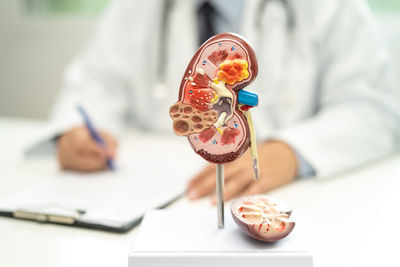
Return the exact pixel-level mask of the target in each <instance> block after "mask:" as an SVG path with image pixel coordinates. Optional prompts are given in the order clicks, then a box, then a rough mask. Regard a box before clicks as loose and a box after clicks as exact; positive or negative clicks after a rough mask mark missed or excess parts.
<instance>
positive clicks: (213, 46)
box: [169, 33, 259, 179]
mask: <svg viewBox="0 0 400 267" xmlns="http://www.w3.org/2000/svg"><path fill="white" fill-rule="evenodd" d="M257 73H258V64H257V59H256V56H255V53H254V51H253V49H252V47H251V46H250V45H249V43H248V42H247V41H245V40H244V38H243V37H241V36H239V35H237V34H232V33H221V34H218V35H215V36H214V37H212V38H210V39H209V40H207V41H206V42H205V43H204V44H203V45H202V46H201V47H200V48H199V49H198V50H197V51H196V53H195V54H194V56H193V58H192V60H191V61H190V63H189V65H188V67H187V68H186V71H185V73H184V75H183V78H182V81H181V85H180V89H179V99H178V101H177V102H176V103H175V104H173V105H172V106H171V107H170V110H169V112H170V116H171V118H172V120H173V130H174V132H175V134H177V135H179V136H187V137H188V140H189V143H190V144H191V146H192V148H193V149H194V151H195V152H196V153H197V154H199V155H200V156H202V157H203V158H204V159H205V160H207V161H209V162H212V163H216V164H223V163H227V162H231V161H234V160H235V159H237V158H238V157H240V156H241V155H242V154H243V153H244V152H245V151H246V150H247V148H249V147H250V150H251V155H252V161H253V169H254V177H255V178H256V179H258V176H259V168H258V160H257V158H258V157H257V146H256V138H255V132H254V127H253V122H252V119H251V115H250V108H252V107H255V106H257V105H258V96H257V95H256V94H254V93H250V92H248V91H244V90H243V88H244V87H246V86H247V85H249V84H250V83H251V82H252V81H253V80H254V79H255V78H256V76H257Z"/></svg>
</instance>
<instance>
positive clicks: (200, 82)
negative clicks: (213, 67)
mask: <svg viewBox="0 0 400 267" xmlns="http://www.w3.org/2000/svg"><path fill="white" fill-rule="evenodd" d="M193 82H194V83H195V84H196V85H193V88H205V87H210V84H211V80H210V78H208V76H207V74H204V75H201V74H200V73H197V72H196V73H195V75H194V76H193Z"/></svg>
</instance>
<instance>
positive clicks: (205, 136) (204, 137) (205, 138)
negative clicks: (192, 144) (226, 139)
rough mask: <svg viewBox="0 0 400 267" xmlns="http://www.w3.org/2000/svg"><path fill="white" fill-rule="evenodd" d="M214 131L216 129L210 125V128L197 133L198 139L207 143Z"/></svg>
mask: <svg viewBox="0 0 400 267" xmlns="http://www.w3.org/2000/svg"><path fill="white" fill-rule="evenodd" d="M216 131H217V129H216V128H215V126H211V127H210V128H207V129H205V130H204V131H202V132H201V133H200V134H199V139H200V140H201V141H202V142H203V143H207V142H208V141H209V140H210V139H211V138H212V137H213V136H214V134H215V132H216Z"/></svg>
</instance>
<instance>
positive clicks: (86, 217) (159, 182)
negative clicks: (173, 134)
mask: <svg viewBox="0 0 400 267" xmlns="http://www.w3.org/2000/svg"><path fill="white" fill-rule="evenodd" d="M131 137H133V138H130V139H125V140H124V141H123V142H121V149H120V151H119V156H118V158H117V160H116V170H115V171H104V172H97V173H91V174H85V173H76V172H65V171H61V170H59V169H58V167H57V166H56V162H55V161H54V159H53V158H51V157H49V158H48V161H51V162H53V165H51V164H50V165H51V166H52V167H47V166H44V167H43V168H37V167H36V168H33V169H35V170H28V171H27V170H25V171H24V172H22V171H21V174H19V173H18V171H19V170H15V171H16V172H17V173H16V174H14V175H13V176H15V177H18V176H19V175H27V174H28V175H29V177H30V178H32V179H36V178H37V177H40V182H39V183H37V184H35V185H34V186H31V187H28V188H23V189H21V190H20V191H18V192H16V193H13V194H10V195H8V196H6V197H2V198H0V216H1V217H9V218H15V219H21V220H31V221H36V222H40V223H52V224H60V225H68V226H73V227H83V228H90V229H97V230H105V231H110V232H118V233H124V232H127V231H129V230H130V229H131V228H132V227H134V226H135V225H137V224H138V223H140V221H141V219H142V217H143V215H144V214H145V212H146V211H147V210H149V209H155V208H164V207H166V206H168V205H169V204H170V203H172V202H173V201H175V200H176V199H177V198H179V197H181V196H182V195H183V194H184V191H185V187H186V184H187V182H188V180H189V179H190V178H191V177H193V176H194V175H195V174H196V173H197V172H198V171H200V169H202V168H203V167H204V166H203V165H201V164H200V165H199V164H198V159H197V156H196V155H195V154H194V153H192V151H191V150H190V148H189V147H187V145H186V144H185V142H178V140H176V139H174V140H171V139H168V138H160V137H159V136H157V137H154V136H151V135H148V134H140V135H136V136H135V135H133V136H131ZM175 140H176V141H175ZM122 146H123V147H122ZM135 152H136V153H135ZM28 165H29V164H28ZM44 165H46V164H44ZM43 176H44V177H43Z"/></svg>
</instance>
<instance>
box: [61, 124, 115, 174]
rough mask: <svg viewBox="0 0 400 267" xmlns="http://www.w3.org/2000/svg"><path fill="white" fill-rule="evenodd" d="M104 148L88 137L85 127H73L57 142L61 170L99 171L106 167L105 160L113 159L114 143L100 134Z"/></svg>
mask: <svg viewBox="0 0 400 267" xmlns="http://www.w3.org/2000/svg"><path fill="white" fill-rule="evenodd" d="M101 135H102V138H103V140H104V142H105V146H104V147H101V146H99V144H97V143H96V142H95V141H94V140H93V138H92V137H91V136H90V133H89V131H88V130H87V129H86V127H75V128H73V129H71V130H69V131H68V132H66V133H65V134H63V135H61V136H60V137H59V139H58V141H57V156H58V161H59V163H60V166H61V167H62V168H63V169H70V170H77V171H83V172H91V171H99V170H103V169H105V168H106V167H107V163H106V158H107V157H110V158H114V157H115V154H116V141H115V139H114V138H112V137H111V135H109V134H107V133H104V132H102V133H101Z"/></svg>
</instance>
